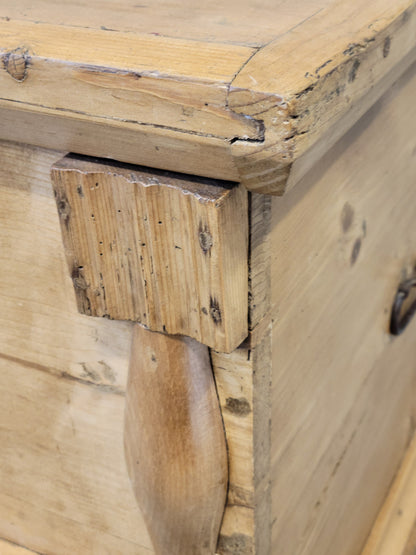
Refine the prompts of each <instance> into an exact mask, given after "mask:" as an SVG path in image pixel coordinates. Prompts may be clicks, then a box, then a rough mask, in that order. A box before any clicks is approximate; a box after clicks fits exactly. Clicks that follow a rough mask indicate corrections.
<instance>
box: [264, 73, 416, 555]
mask: <svg viewBox="0 0 416 555" xmlns="http://www.w3.org/2000/svg"><path fill="white" fill-rule="evenodd" d="M415 89H416V67H415V66H413V68H411V70H410V71H408V72H407V73H406V74H405V75H404V76H403V77H402V79H401V80H400V81H398V82H397V84H396V85H395V86H394V87H393V88H392V89H391V91H390V92H389V93H388V94H387V95H385V96H384V97H383V99H382V100H381V101H380V102H379V103H377V104H376V105H375V106H374V107H373V108H372V109H371V110H370V111H369V112H368V113H367V114H366V116H365V117H363V118H362V120H361V121H360V123H359V124H358V125H357V126H355V127H354V128H353V129H352V130H351V132H350V133H348V134H347V135H346V136H345V137H344V139H343V140H342V141H341V142H340V143H339V144H338V145H336V147H335V148H334V149H333V150H332V151H331V152H330V153H329V154H328V155H327V156H326V157H325V158H324V160H323V161H322V164H319V165H318V166H317V167H316V168H315V169H314V170H313V171H312V172H310V173H309V175H308V177H307V178H305V179H304V180H303V181H302V183H299V185H298V187H297V188H295V189H293V190H292V191H290V192H289V193H288V194H287V195H285V196H284V197H283V198H280V199H279V198H274V199H273V203H272V231H271V237H270V242H271V244H272V261H271V269H272V287H271V307H272V308H271V310H272V319H273V332H272V337H273V341H272V346H273V347H272V348H273V351H272V368H273V370H272V432H271V453H272V459H271V470H270V475H271V480H272V515H273V532H272V537H273V540H272V541H273V543H272V545H273V548H272V551H271V552H272V553H290V554H291V555H310V554H314V555H315V554H319V555H333V554H334V553H336V554H337V555H353V554H354V555H355V554H356V553H359V552H360V551H361V549H362V548H363V545H364V543H365V540H366V537H367V535H368V534H369V532H370V530H371V527H372V524H373V522H374V520H375V518H376V516H377V513H378V511H379V509H380V507H381V505H382V503H383V501H384V499H385V497H386V495H387V493H388V490H389V487H390V484H391V482H392V480H393V478H394V475H395V473H396V471H397V469H398V467H399V465H400V461H401V458H402V457H403V455H404V452H405V450H406V447H407V445H408V443H409V441H410V439H411V437H412V434H413V431H414V422H415V420H414V418H415V409H416V341H415V333H416V321H412V322H411V324H410V325H409V327H408V329H406V331H405V332H404V333H403V335H402V336H400V337H397V338H396V337H393V336H392V335H390V333H389V323H390V314H391V308H392V304H393V299H394V297H395V294H396V291H397V288H398V285H399V283H400V282H401V281H402V280H403V279H404V277H405V276H406V275H407V276H408V275H409V274H410V273H412V272H413V269H414V266H415V263H416V227H415V225H414V222H415V218H416V190H415V175H416V135H415V133H414V130H415V129H416V105H415V102H414V98H415V97H414V92H415ZM389 553H391V554H392V553H396V552H395V551H390V552H389Z"/></svg>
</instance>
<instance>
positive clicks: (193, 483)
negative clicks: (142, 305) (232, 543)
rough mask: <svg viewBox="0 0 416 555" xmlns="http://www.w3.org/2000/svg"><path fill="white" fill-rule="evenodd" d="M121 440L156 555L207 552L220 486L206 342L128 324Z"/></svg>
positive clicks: (219, 444)
mask: <svg viewBox="0 0 416 555" xmlns="http://www.w3.org/2000/svg"><path fill="white" fill-rule="evenodd" d="M126 395H127V397H126V417H125V432H124V445H125V452H126V462H127V468H128V471H129V476H130V479H131V482H132V487H133V491H134V493H135V495H136V499H137V502H138V504H139V506H140V507H141V509H142V511H143V515H144V517H145V520H146V523H147V527H148V530H149V533H150V536H151V538H152V541H153V545H154V548H155V551H156V553H158V555H170V554H171V553H178V554H179V553H181V554H184V555H186V554H189V555H193V554H194V553H201V555H211V554H212V553H214V552H215V549H216V546H217V541H218V535H219V530H220V525H221V521H222V517H223V513H224V508H225V502H226V496H227V486H228V457H227V448H226V443H225V434H224V427H223V423H222V418H221V411H220V406H219V402H218V397H217V393H216V389H215V382H214V377H213V374H212V368H211V362H210V358H209V352H208V347H206V346H204V345H201V344H200V343H198V342H197V341H195V340H193V339H190V338H184V337H177V336H176V337H175V336H167V335H163V334H158V333H154V332H151V331H149V330H146V329H144V328H142V327H141V326H139V325H136V326H135V327H134V332H133V343H132V351H131V359H130V369H129V377H128V381H127V393H126Z"/></svg>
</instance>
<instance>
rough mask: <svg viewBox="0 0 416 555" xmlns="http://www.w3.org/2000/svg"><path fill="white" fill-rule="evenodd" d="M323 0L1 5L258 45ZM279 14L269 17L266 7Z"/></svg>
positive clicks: (18, 14) (25, 16)
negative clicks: (300, 0)
mask: <svg viewBox="0 0 416 555" xmlns="http://www.w3.org/2000/svg"><path fill="white" fill-rule="evenodd" d="M327 3H328V1H327V0H314V1H311V0H308V1H302V2H297V3H296V4H293V2H291V1H290V0H276V1H275V2H273V3H272V4H270V2H262V3H256V4H253V3H252V2H250V1H249V0H229V2H227V4H224V3H223V2H221V0H209V2H204V3H201V4H195V2H192V1H191V0H168V1H166V0H154V1H153V2H152V3H151V4H137V2H136V1H135V0H123V3H122V4H120V3H118V2H114V1H113V0H104V1H99V0H90V1H89V2H88V3H86V2H85V3H84V2H82V3H75V2H68V1H66V0H56V2H54V1H52V0H36V2H35V3H34V2H30V0H16V1H15V2H13V3H10V4H7V6H4V7H3V11H2V16H3V18H6V17H9V18H10V19H19V20H24V21H29V22H30V21H31V22H35V21H36V22H40V23H49V24H52V25H61V26H62V25H65V26H68V27H87V26H88V27H90V28H93V29H103V30H105V29H107V31H108V33H114V32H116V31H122V32H130V33H136V34H137V33H143V34H147V35H151V36H152V35H153V36H164V37H168V38H169V37H175V38H181V39H191V40H199V41H205V42H221V43H226V44H242V45H251V46H262V45H263V44H265V43H266V42H269V41H270V40H273V38H274V37H275V36H276V35H277V34H283V33H285V32H287V30H288V29H290V28H292V27H294V26H295V25H297V24H299V21H301V20H302V19H306V18H308V17H310V16H311V14H313V13H314V12H316V11H318V10H319V9H320V8H322V7H323V6H325V5H326V4H327ZM273 9H274V10H276V11H278V13H279V18H274V17H270V13H271V10H273Z"/></svg>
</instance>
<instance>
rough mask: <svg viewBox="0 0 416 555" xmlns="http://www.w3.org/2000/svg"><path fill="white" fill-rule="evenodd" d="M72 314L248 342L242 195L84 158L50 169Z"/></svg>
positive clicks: (221, 346)
mask: <svg viewBox="0 0 416 555" xmlns="http://www.w3.org/2000/svg"><path fill="white" fill-rule="evenodd" d="M52 181H53V184H54V190H55V195H56V201H57V206H58V211H59V216H60V221H61V228H62V234H63V241H64V246H65V251H66V256H67V260H68V265H69V268H70V272H71V276H72V279H73V283H74V287H75V292H76V297H77V302H78V308H79V310H80V312H82V313H84V314H88V315H91V316H104V317H108V318H112V319H116V320H132V321H135V322H140V323H141V324H143V325H144V326H146V327H147V328H149V329H150V330H153V331H160V332H165V333H168V334H181V335H188V336H190V337H193V338H194V339H197V340H198V341H200V342H201V343H204V344H205V345H208V346H209V347H213V348H214V349H215V350H217V351H222V352H231V351H232V350H234V349H235V348H236V347H237V346H238V345H239V344H240V343H241V342H242V341H243V340H244V339H245V337H246V336H247V310H248V276H247V249H248V247H247V243H248V239H247V237H248V211H247V193H246V192H245V191H244V190H243V189H242V188H241V187H238V186H236V185H235V184H232V183H228V182H218V181H213V180H206V179H200V178H193V177H188V176H186V177H184V176H180V175H177V174H169V173H167V172H158V171H151V172H150V171H149V170H146V169H145V168H138V167H136V166H128V165H125V164H118V163H113V162H111V163H110V162H105V163H103V162H102V161H97V160H95V159H90V158H86V157H79V156H72V155H69V156H66V157H64V158H63V159H62V160H60V161H59V162H57V163H56V164H55V165H54V166H53V168H52Z"/></svg>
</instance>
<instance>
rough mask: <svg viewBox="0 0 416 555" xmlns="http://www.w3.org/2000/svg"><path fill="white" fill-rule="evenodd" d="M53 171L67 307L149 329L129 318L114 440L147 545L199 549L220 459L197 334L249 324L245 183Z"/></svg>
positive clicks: (221, 500) (68, 168) (234, 338)
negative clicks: (121, 446) (121, 413)
mask: <svg viewBox="0 0 416 555" xmlns="http://www.w3.org/2000/svg"><path fill="white" fill-rule="evenodd" d="M51 175H52V182H53V186H54V191H55V197H56V202H57V208H58V212H59V217H60V222H61V229H62V236H63V242H64V246H65V252H66V257H67V261H68V266H69V271H70V273H71V277H72V281H73V284H74V289H75V293H76V298H77V303H78V309H79V310H80V312H82V313H83V314H86V315H91V316H104V317H108V318H112V319H118V320H132V321H134V322H139V323H141V324H144V326H146V327H147V328H148V329H147V330H146V329H144V327H142V326H140V325H136V326H135V327H134V332H133V342H132V353H131V360H130V369H129V378H128V384H127V395H126V411H125V429H124V439H125V453H126V462H127V468H128V472H129V476H130V479H131V483H132V488H133V491H134V493H135V495H136V499H137V501H138V503H139V505H140V507H141V509H142V511H143V515H144V517H145V520H146V522H147V526H148V530H149V533H150V536H151V538H152V541H153V544H154V549H155V551H156V553H157V554H159V555H165V554H166V555H168V554H169V555H175V554H178V555H179V554H181V555H188V554H189V555H192V554H194V553H201V555H210V554H212V553H214V551H215V548H216V544H217V539H218V535H219V530H220V525H221V521H222V516H223V512H224V507H225V502H226V495H227V485H228V462H227V448H226V440H225V435H224V427H223V422H222V416H221V409H220V405H219V401H218V396H217V391H216V386H215V382H214V377H213V374H212V368H211V363H210V357H209V351H208V347H207V346H210V347H213V348H214V349H215V350H217V351H223V352H230V351H232V350H234V349H235V348H236V347H237V346H238V345H239V344H240V343H241V342H242V341H243V340H244V339H245V337H246V336H247V326H248V319H247V311H248V275H247V267H248V264H247V256H248V207H247V193H246V192H245V191H244V189H242V188H241V187H239V186H237V185H235V184H232V183H225V182H222V183H218V182H213V181H211V180H204V179H199V178H191V177H187V178H183V177H182V176H179V175H174V174H168V173H166V172H153V171H152V172H150V171H148V170H146V169H144V168H137V167H133V166H127V165H122V164H118V163H113V162H112V163H109V162H105V163H103V162H102V161H97V160H95V159H90V158H85V157H79V156H72V155H69V156H66V157H64V158H63V159H62V160H60V161H59V162H57V163H56V164H55V165H54V166H53V168H52V174H51ZM154 332H163V333H154ZM178 334H180V335H182V337H181V336H180V335H178ZM172 335H174V336H173V337H172ZM186 336H189V337H186ZM196 340H198V341H196ZM204 344H205V345H204Z"/></svg>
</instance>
